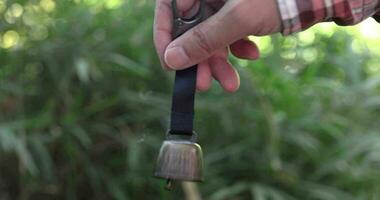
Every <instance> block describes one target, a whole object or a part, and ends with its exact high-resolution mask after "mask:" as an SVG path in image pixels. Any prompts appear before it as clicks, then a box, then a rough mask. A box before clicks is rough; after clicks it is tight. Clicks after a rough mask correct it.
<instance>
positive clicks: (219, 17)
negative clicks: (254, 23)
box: [164, 1, 248, 70]
mask: <svg viewBox="0 0 380 200" xmlns="http://www.w3.org/2000/svg"><path fill="white" fill-rule="evenodd" d="M229 2H231V3H230V5H228V6H227V4H228V3H229ZM234 2H240V1H228V2H227V3H226V5H225V6H224V7H223V8H222V9H221V10H220V11H219V12H217V13H216V14H215V15H213V16H211V17H210V18H209V19H207V20H206V21H204V22H203V23H201V24H200V25H198V26H196V27H194V28H193V29H191V30H189V31H187V32H186V33H185V34H184V35H182V36H181V37H179V38H178V39H176V40H174V41H173V42H172V43H170V44H169V45H168V47H167V49H166V51H165V55H164V59H165V63H166V64H167V65H168V66H169V67H170V68H172V69H176V70H178V69H184V68H187V67H189V66H192V65H194V64H196V63H199V62H200V61H202V60H205V59H207V58H208V57H210V56H211V55H212V54H213V53H214V52H215V51H216V50H218V49H221V48H223V47H226V46H228V45H230V44H232V43H233V42H234V41H237V40H238V39H239V38H243V37H244V36H246V35H248V30H245V28H244V27H245V26H244V24H241V23H240V21H241V20H240V19H239V18H241V16H240V15H243V16H244V15H245V14H246V13H245V12H246V9H242V8H241V7H242V6H241V5H240V4H238V3H234Z"/></svg>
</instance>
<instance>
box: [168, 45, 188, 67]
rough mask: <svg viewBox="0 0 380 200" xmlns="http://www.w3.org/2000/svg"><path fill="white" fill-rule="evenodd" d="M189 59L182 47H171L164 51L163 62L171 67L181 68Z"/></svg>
mask: <svg viewBox="0 0 380 200" xmlns="http://www.w3.org/2000/svg"><path fill="white" fill-rule="evenodd" d="M189 61H190V58H189V56H188V55H187V54H186V52H185V49H183V48H182V47H173V48H170V49H168V50H166V52H165V62H166V64H167V65H168V66H169V67H170V68H172V69H181V68H183V67H185V66H186V64H187V63H189Z"/></svg>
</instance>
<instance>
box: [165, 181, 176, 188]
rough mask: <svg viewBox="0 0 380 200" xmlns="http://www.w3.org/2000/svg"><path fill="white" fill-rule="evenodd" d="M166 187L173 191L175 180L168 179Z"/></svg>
mask: <svg viewBox="0 0 380 200" xmlns="http://www.w3.org/2000/svg"><path fill="white" fill-rule="evenodd" d="M165 189H166V190H168V191H171V190H173V189H174V183H173V180H172V179H167V180H166V186H165Z"/></svg>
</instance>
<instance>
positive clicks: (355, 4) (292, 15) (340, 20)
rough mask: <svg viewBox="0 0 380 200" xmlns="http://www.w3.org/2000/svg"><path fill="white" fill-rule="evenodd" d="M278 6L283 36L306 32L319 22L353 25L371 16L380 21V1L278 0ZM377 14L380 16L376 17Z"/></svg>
mask: <svg viewBox="0 0 380 200" xmlns="http://www.w3.org/2000/svg"><path fill="white" fill-rule="evenodd" d="M277 4H278V8H279V11H280V15H281V19H282V34H283V35H289V34H291V33H295V32H298V31H302V30H305V29H307V28H309V27H311V26H313V25H314V24H316V23H318V22H325V21H334V22H335V23H337V24H338V25H353V24H356V23H359V22H360V21H363V20H364V19H366V18H368V17H370V16H374V18H375V19H376V20H378V21H379V20H380V17H379V11H380V7H379V4H380V1H377V0H367V1H365V2H361V1H351V0H339V1H335V0H308V1H306V0H277ZM376 12H377V13H378V14H376V15H375V13H376Z"/></svg>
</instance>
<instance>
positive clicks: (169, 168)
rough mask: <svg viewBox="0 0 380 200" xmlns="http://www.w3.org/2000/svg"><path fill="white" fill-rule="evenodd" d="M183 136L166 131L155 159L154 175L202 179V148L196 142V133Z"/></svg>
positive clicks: (181, 178)
mask: <svg viewBox="0 0 380 200" xmlns="http://www.w3.org/2000/svg"><path fill="white" fill-rule="evenodd" d="M190 137H191V138H183V136H176V135H172V134H170V133H168V135H167V138H166V140H165V141H164V142H163V144H162V146H161V149H160V153H159V155H158V159H157V167H156V171H155V173H154V175H155V176H156V177H159V178H164V179H167V180H168V184H170V180H179V181H203V172H202V169H203V155H202V149H201V146H199V144H197V143H196V135H195V133H193V135H192V136H190Z"/></svg>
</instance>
